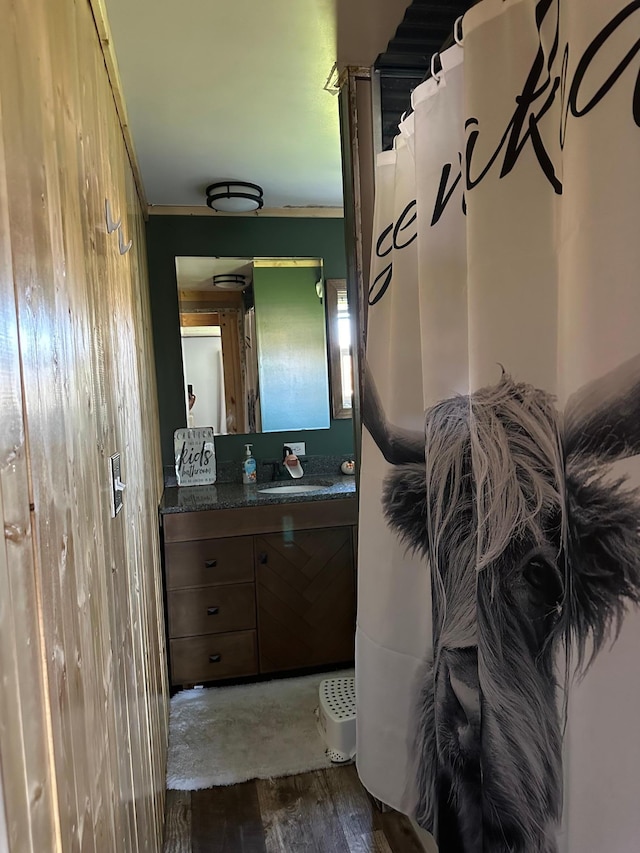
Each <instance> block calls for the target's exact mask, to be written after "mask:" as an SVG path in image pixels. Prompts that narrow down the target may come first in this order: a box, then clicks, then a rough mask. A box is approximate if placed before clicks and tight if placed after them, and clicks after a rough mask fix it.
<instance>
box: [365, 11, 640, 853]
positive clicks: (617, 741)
mask: <svg viewBox="0 0 640 853" xmlns="http://www.w3.org/2000/svg"><path fill="white" fill-rule="evenodd" d="M462 29H463V32H464V45H463V46H462V47H459V46H455V47H454V48H452V49H450V50H449V51H446V52H445V53H444V54H443V55H442V57H441V59H442V65H443V70H442V72H441V73H440V75H439V77H438V79H437V80H429V81H427V82H426V83H423V84H422V85H421V86H420V87H419V88H418V89H416V91H415V92H414V94H413V110H414V111H413V114H412V115H411V117H410V119H409V120H407V121H405V122H404V123H403V126H402V128H401V132H400V133H399V136H398V140H397V144H396V147H395V150H394V151H392V152H385V153H383V154H382V155H380V156H379V158H378V164H377V175H376V211H375V223H374V229H375V230H374V235H373V245H374V249H376V248H377V252H376V255H375V257H374V258H373V260H372V275H371V281H372V282H373V284H372V286H371V292H370V294H369V326H368V334H367V362H368V370H369V375H368V376H367V377H365V400H366V399H367V396H368V399H369V403H367V402H365V424H366V427H368V428H366V429H365V430H364V431H363V456H362V474H361V487H362V488H361V520H360V535H359V543H360V544H359V608H358V634H357V670H356V672H357V696H358V770H359V773H360V776H361V779H362V781H363V783H364V784H365V786H366V787H367V788H368V789H369V790H370V791H371V793H372V794H373V795H374V796H376V797H377V798H379V799H381V800H383V801H384V802H386V803H388V804H390V805H392V806H394V807H395V808H398V809H400V810H403V811H407V812H409V813H411V814H415V815H416V816H417V817H418V819H419V821H420V822H421V823H422V824H423V825H424V826H425V827H427V828H429V829H431V830H432V831H434V832H435V834H436V835H437V836H438V838H439V843H440V849H441V851H443V853H467V851H490V853H494V851H505V853H506V851H507V850H509V851H520V850H521V851H527V853H533V852H534V851H538V850H540V851H554V850H562V851H570V853H578V851H580V853H602V852H603V851H605V850H606V851H611V853H631V851H636V850H637V849H638V838H640V810H639V809H638V808H637V791H638V790H639V789H640V736H639V735H637V734H636V731H637V721H636V717H637V708H638V707H639V705H640V663H639V662H638V660H639V656H638V654H637V649H638V648H640V615H639V613H638V610H637V608H636V606H635V603H634V602H635V601H637V600H638V598H639V597H640V556H639V552H640V542H639V541H638V518H639V517H640V516H639V514H638V510H639V508H640V504H638V501H637V498H635V497H633V496H630V495H629V494H627V492H626V491H625V489H626V490H628V489H630V488H631V487H632V486H638V485H640V455H639V454H640V359H639V353H640V322H639V321H640V286H639V284H638V270H639V269H640V239H639V234H638V223H640V127H639V124H640V83H639V82H638V80H639V72H640V41H639V39H640V2H633V3H629V2H621V0H606V2H603V0H538V2H535V0H484V2H482V3H480V4H479V5H477V6H476V7H474V8H473V9H471V10H470V11H469V12H468V13H467V15H466V16H465V18H464V21H463V27H462ZM594 380H600V381H599V383H595V384H589V383H593V381H594ZM373 387H375V388H376V389H377V395H378V400H377V402H376V401H375V399H376V398H375V397H373V396H372V391H371V389H372V388H373ZM482 389H485V390H482ZM372 400H373V401H374V402H373V403H372V402H371V401H372ZM434 407H435V408H434ZM425 412H426V413H427V415H426V421H425ZM425 423H426V428H425ZM390 425H394V427H398V428H400V430H401V431H396V432H393V428H392V427H391V426H390ZM402 430H403V431H402ZM410 433H413V435H410ZM456 442H458V444H456ZM419 444H421V447H422V458H421V459H420V458H419V457H420V453H419V452H418V450H417V447H418V445H419ZM456 447H458V448H459V453H458V455H457V456H456V453H455V451H454V448H456ZM403 453H404V456H403ZM425 454H426V460H425ZM385 457H386V458H385ZM447 465H448V466H449V467H448V468H446V466H447ZM425 466H426V467H425ZM445 469H446V470H445ZM425 471H426V474H425ZM425 477H426V479H425ZM620 477H626V478H627V480H626V484H625V485H624V486H622V487H618V488H617V487H616V486H615V484H614V481H615V479H616V478H618V479H619V478H620ZM385 483H387V486H386V487H385ZM385 489H386V491H385ZM505 530H508V531H509V535H506V534H505ZM460 531H463V532H464V531H467V532H468V534H469V535H468V537H467V538H466V539H464V537H463V536H462V534H461V533H460ZM463 539H464V541H463ZM408 545H409V546H416V548H415V550H412V549H411V548H409V550H407V546H408ZM422 546H423V547H422ZM427 555H428V556H427ZM465 555H466V557H467V563H465V560H464V556H465ZM454 558H455V559H454ZM463 566H464V567H466V568H468V569H469V572H465V571H464V570H463ZM432 583H433V591H434V596H433V598H434V601H433V604H432V594H431V589H432ZM618 616H619V617H620V618H619V619H617V617H618ZM617 628H620V634H619V636H618V638H617V640H616V642H615V643H613V644H612V641H613V640H614V639H615V636H616V630H617ZM594 637H595V641H596V645H597V654H596V655H595V657H594V658H593V660H592V661H591V660H590V654H591V651H592V650H593V643H594ZM600 640H602V642H600ZM581 646H586V652H585V654H586V658H585V660H584V667H586V665H587V664H589V663H590V665H589V666H588V668H587V669H586V674H585V675H584V677H583V678H582V679H579V678H577V677H574V672H575V669H576V666H577V665H578V663H579V661H578V658H579V652H580V650H581ZM567 648H569V649H571V651H572V655H569V656H567V654H566V650H567ZM434 658H435V664H434ZM584 667H583V668H584ZM555 678H557V680H558V681H559V687H557V688H556V687H555V685H554V679H555ZM565 686H566V687H567V690H566V691H565V689H564V688H565ZM565 723H566V725H565ZM563 778H564V792H562V790H561V788H562V779H563Z"/></svg>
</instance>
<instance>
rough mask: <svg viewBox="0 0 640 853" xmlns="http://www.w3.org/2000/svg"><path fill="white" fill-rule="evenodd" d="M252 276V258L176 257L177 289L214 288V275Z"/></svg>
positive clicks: (200, 289)
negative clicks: (234, 274)
mask: <svg viewBox="0 0 640 853" xmlns="http://www.w3.org/2000/svg"><path fill="white" fill-rule="evenodd" d="M229 273H236V274H237V275H243V276H245V277H246V278H247V279H249V280H250V279H251V278H252V276H253V259H252V258H191V257H183V258H176V278H177V280H178V290H197V291H202V290H215V289H216V288H215V287H214V285H213V277H214V275H228V274H229Z"/></svg>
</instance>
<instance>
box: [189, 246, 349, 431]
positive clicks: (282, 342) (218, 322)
mask: <svg viewBox="0 0 640 853" xmlns="http://www.w3.org/2000/svg"><path fill="white" fill-rule="evenodd" d="M176 273H177V281H178V291H179V305H180V332H181V341H182V361H183V376H184V388H185V408H186V410H187V423H188V424H189V425H190V426H213V428H214V431H215V433H216V434H217V435H226V434H250V433H256V432H276V431H286V430H292V431H293V430H304V429H328V428H329V426H330V417H331V416H333V417H334V418H336V417H339V418H343V417H351V356H350V341H349V340H348V329H349V314H348V305H347V301H346V285H345V282H344V281H342V280H340V281H336V280H331V281H329V282H325V281H324V277H323V273H322V260H321V259H318V258H213V257H212V258H202V257H196V258H194V257H180V258H176ZM345 320H346V322H345Z"/></svg>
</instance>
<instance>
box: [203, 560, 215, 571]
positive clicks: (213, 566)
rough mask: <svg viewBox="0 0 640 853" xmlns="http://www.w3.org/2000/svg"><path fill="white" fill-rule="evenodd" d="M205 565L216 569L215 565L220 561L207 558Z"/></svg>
mask: <svg viewBox="0 0 640 853" xmlns="http://www.w3.org/2000/svg"><path fill="white" fill-rule="evenodd" d="M204 565H205V568H206V569H215V567H216V566H217V565H218V561H217V560H205V561H204Z"/></svg>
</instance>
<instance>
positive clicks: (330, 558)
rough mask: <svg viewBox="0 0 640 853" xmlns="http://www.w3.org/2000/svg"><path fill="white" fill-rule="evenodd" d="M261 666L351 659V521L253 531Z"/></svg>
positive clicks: (265, 668)
mask: <svg viewBox="0 0 640 853" xmlns="http://www.w3.org/2000/svg"><path fill="white" fill-rule="evenodd" d="M255 548H256V592H257V599H258V626H259V628H258V631H259V650H260V672H278V671H281V670H285V669H299V668H301V667H305V666H318V665H320V664H327V663H338V662H340V661H346V660H351V659H353V654H354V636H355V572H354V570H353V543H352V535H351V528H350V527H329V528H326V529H324V530H296V531H290V532H286V533H268V534H265V535H264V536H256V537H255Z"/></svg>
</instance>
